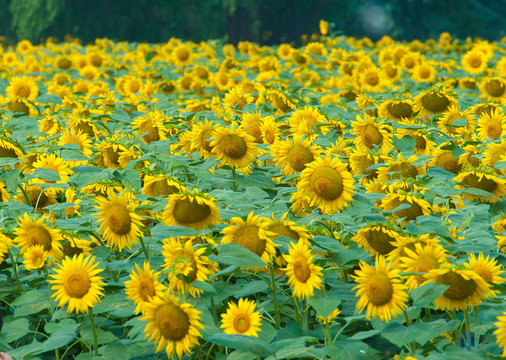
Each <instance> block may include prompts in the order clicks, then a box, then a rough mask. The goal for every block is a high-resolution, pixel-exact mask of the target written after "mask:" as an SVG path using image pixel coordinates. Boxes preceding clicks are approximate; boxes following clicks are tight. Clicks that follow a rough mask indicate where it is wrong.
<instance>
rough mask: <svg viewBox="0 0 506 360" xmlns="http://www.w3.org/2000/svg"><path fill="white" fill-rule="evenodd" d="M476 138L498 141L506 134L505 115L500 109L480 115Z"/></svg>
mask: <svg viewBox="0 0 506 360" xmlns="http://www.w3.org/2000/svg"><path fill="white" fill-rule="evenodd" d="M477 130H478V137H479V138H480V139H481V140H485V139H498V138H500V137H501V136H503V135H504V134H505V133H506V115H505V114H504V112H503V111H502V110H501V109H494V110H492V111H491V112H490V114H488V113H482V114H481V115H480V118H479V120H478V129H477Z"/></svg>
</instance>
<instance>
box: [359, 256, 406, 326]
mask: <svg viewBox="0 0 506 360" xmlns="http://www.w3.org/2000/svg"><path fill="white" fill-rule="evenodd" d="M355 274H356V275H352V277H353V278H354V279H355V281H356V282H357V283H358V285H357V286H355V287H354V288H353V289H352V290H358V291H357V294H356V295H355V296H360V299H359V300H358V302H357V308H358V309H359V312H360V313H361V312H362V311H364V309H367V316H366V319H368V320H369V319H371V318H373V319H377V318H380V319H381V320H383V321H386V322H388V321H390V319H391V318H392V316H393V317H397V315H398V314H400V313H402V311H403V310H404V309H405V308H406V302H407V301H408V294H407V293H406V285H404V284H403V283H402V282H401V280H400V275H399V270H397V269H393V268H392V264H391V263H388V264H387V263H386V261H385V258H384V257H383V256H381V255H378V256H376V261H375V265H374V267H372V266H371V265H369V264H367V263H365V262H363V261H360V269H359V270H356V271H355Z"/></svg>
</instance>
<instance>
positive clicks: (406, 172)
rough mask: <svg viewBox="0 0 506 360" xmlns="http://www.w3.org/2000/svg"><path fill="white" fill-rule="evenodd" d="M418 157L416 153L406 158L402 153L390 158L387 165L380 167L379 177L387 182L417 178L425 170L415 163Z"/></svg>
mask: <svg viewBox="0 0 506 360" xmlns="http://www.w3.org/2000/svg"><path fill="white" fill-rule="evenodd" d="M417 159H418V157H417V156H416V155H412V156H410V157H409V158H408V159H404V157H403V156H402V154H401V153H399V154H397V157H396V158H392V159H389V160H388V161H387V162H385V166H382V167H379V168H378V179H379V180H381V181H383V182H386V181H390V180H401V179H410V178H411V179H416V177H417V176H418V175H421V174H423V173H424V170H423V169H422V168H420V167H419V166H417V165H413V163H414V162H415V161H416V160H417Z"/></svg>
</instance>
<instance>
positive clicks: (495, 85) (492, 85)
mask: <svg viewBox="0 0 506 360" xmlns="http://www.w3.org/2000/svg"><path fill="white" fill-rule="evenodd" d="M485 88H486V89H487V92H488V93H489V94H490V95H492V96H493V97H501V96H503V95H504V92H505V91H506V87H505V86H504V83H503V82H501V81H499V80H497V79H492V80H490V81H489V82H487V84H486V85H485Z"/></svg>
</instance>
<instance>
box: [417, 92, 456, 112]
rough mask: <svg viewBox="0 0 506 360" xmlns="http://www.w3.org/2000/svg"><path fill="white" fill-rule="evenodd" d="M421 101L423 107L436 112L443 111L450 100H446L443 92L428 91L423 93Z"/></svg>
mask: <svg viewBox="0 0 506 360" xmlns="http://www.w3.org/2000/svg"><path fill="white" fill-rule="evenodd" d="M421 102H422V105H423V107H424V108H425V109H427V110H429V111H430V112H433V113H436V114H440V113H442V112H444V111H445V110H446V109H447V108H448V106H449V105H450V100H448V98H447V97H446V96H445V95H444V94H440V93H438V92H429V93H427V94H425V95H424V96H423V97H422V99H421Z"/></svg>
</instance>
